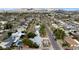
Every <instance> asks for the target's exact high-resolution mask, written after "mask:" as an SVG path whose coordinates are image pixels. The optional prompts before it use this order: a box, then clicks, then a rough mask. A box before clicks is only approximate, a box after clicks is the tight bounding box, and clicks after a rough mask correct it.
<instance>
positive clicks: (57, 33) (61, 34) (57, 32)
mask: <svg viewBox="0 0 79 59" xmlns="http://www.w3.org/2000/svg"><path fill="white" fill-rule="evenodd" d="M54 34H55V36H56V39H64V36H65V32H64V31H63V30H61V29H55V30H54Z"/></svg>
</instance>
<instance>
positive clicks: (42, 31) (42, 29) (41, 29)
mask: <svg viewBox="0 0 79 59" xmlns="http://www.w3.org/2000/svg"><path fill="white" fill-rule="evenodd" d="M39 32H40V34H41V36H45V35H46V31H45V26H44V25H41V27H40V31H39Z"/></svg>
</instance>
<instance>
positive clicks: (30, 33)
mask: <svg viewBox="0 0 79 59" xmlns="http://www.w3.org/2000/svg"><path fill="white" fill-rule="evenodd" d="M35 36H36V34H35V33H33V32H29V33H27V37H28V38H34V37H35Z"/></svg>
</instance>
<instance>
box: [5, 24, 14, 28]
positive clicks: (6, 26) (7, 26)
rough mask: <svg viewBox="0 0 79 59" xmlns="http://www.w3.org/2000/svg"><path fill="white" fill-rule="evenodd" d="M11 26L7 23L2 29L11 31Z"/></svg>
mask: <svg viewBox="0 0 79 59" xmlns="http://www.w3.org/2000/svg"><path fill="white" fill-rule="evenodd" d="M12 27H13V25H12V24H11V23H7V24H5V26H4V29H12Z"/></svg>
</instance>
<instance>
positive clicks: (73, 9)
mask: <svg viewBox="0 0 79 59" xmlns="http://www.w3.org/2000/svg"><path fill="white" fill-rule="evenodd" d="M16 9H20V8H0V10H16ZM39 9H40V8H39ZM47 9H48V8H47ZM49 9H50V8H49ZM52 9H56V8H52ZM57 9H63V10H66V11H78V10H79V8H57Z"/></svg>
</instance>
